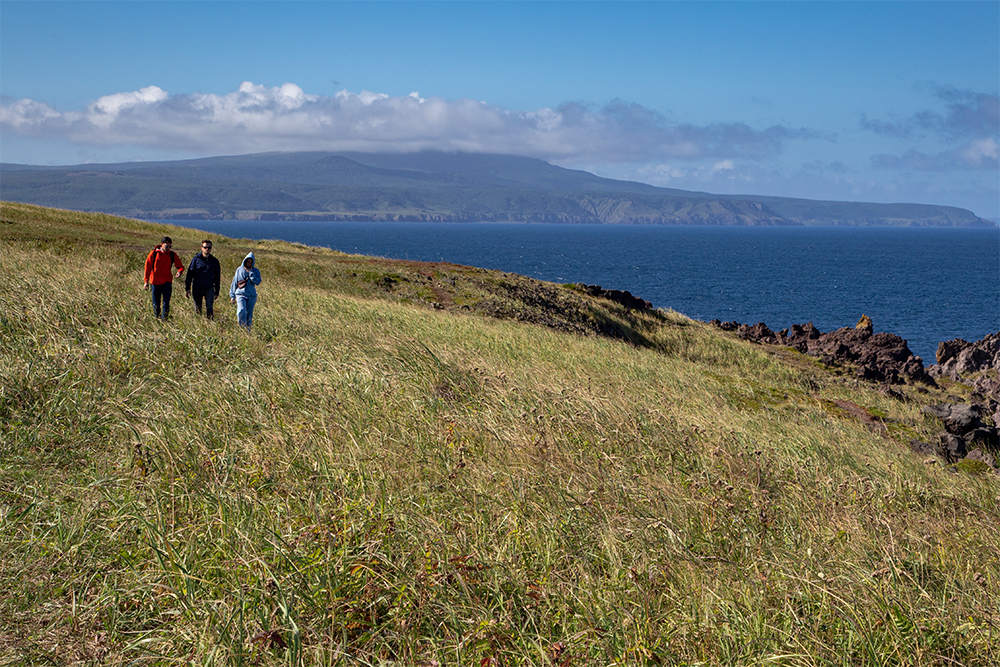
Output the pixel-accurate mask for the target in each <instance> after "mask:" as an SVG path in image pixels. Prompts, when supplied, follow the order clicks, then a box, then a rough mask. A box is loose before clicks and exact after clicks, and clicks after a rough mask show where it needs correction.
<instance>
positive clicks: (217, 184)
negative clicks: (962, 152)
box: [0, 152, 995, 227]
mask: <svg viewBox="0 0 1000 667" xmlns="http://www.w3.org/2000/svg"><path fill="white" fill-rule="evenodd" d="M0 169H2V173H3V189H2V197H3V199H6V200H9V201H17V202H22V203H27V204H37V205H41V206H52V207H57V208H65V209H72V210H80V211H94V212H103V213H110V214H114V215H124V216H129V217H134V218H141V219H146V220H303V221H305V220H316V221H322V220H329V221H369V220H370V221H395V222H460V221H467V222H550V223H551V222H555V223H600V224H657V225H853V226H873V225H878V226H948V227H955V226H964V227H968V226H995V225H994V224H993V223H992V222H990V221H987V220H984V219H982V218H979V217H977V216H976V215H974V214H973V213H972V212H971V211H967V210H964V209H960V208H955V207H949V206H932V205H923V204H870V203H858V202H832V201H812V200H806V199H790V198H783V197H768V196H756V195H713V194H709V193H704V192H689V191H684V190H675V189H670V188H658V187H654V186H652V185H647V184H644V183H635V182H629V181H616V180H612V179H606V178H601V177H598V176H595V175H593V174H590V173H587V172H583V171H576V170H571V169H564V168H561V167H556V166H553V165H550V164H548V163H547V162H544V161H542V160H537V159H533V158H524V157H516V156H506V155H479V154H476V155H473V154H463V153H436V152H426V153H411V154H362V153H340V154H335V153H271V154H260V155H245V156H238V157H220V158H205V159H200V160H185V161H178V162H146V163H122V164H106V165H78V166H70V167H32V166H26V165H10V164H6V165H0Z"/></svg>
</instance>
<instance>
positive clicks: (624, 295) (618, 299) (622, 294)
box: [576, 283, 653, 310]
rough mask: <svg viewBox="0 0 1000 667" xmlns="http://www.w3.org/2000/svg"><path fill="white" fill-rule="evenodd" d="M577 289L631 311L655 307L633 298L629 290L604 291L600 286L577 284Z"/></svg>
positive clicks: (647, 302) (635, 297)
mask: <svg viewBox="0 0 1000 667" xmlns="http://www.w3.org/2000/svg"><path fill="white" fill-rule="evenodd" d="M576 288H577V289H578V290H580V291H581V292H584V293H586V294H589V295H590V296H596V297H599V298H601V299H607V300H609V301H614V302H615V303H618V304H621V305H623V306H625V307H626V308H629V309H631V310H649V309H651V308H652V307H653V304H651V303H650V302H649V301H646V300H645V299H641V298H639V297H637V296H633V295H632V293H631V292H629V291H628V290H617V289H604V288H602V287H601V286H600V285H585V284H584V283H577V284H576Z"/></svg>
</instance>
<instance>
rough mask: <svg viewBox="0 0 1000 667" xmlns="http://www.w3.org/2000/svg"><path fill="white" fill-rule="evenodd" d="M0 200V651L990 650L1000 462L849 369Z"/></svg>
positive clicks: (170, 654)
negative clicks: (248, 273) (196, 282)
mask: <svg viewBox="0 0 1000 667" xmlns="http://www.w3.org/2000/svg"><path fill="white" fill-rule="evenodd" d="M165 233H166V234H170V235H171V236H172V237H173V239H174V243H175V249H177V250H178V252H180V254H181V255H182V256H183V257H185V258H188V257H190V256H191V255H193V254H194V252H195V251H196V250H197V248H198V242H199V240H200V239H201V238H202V237H203V233H201V232H198V231H193V230H188V229H182V228H177V227H170V226H166V225H155V224H149V223H143V222H140V221H135V220H125V219H121V218H113V217H110V216H105V215H96V214H83V213H73V212H69V211H57V210H51V209H41V208H37V207H31V206H26V205H21V204H11V203H3V204H2V205H0V461H2V463H3V465H2V466H0V518H2V520H0V544H2V547H3V548H2V549H0V618H2V619H3V620H2V622H0V627H2V628H3V632H0V663H2V664H26V665H27V664H58V665H71V664H72V665H97V664H116V665H117V664H162V665H170V664H198V665H240V664H242V665H247V664H259V665H318V664H324V665H325V664H331V665H375V664H399V665H452V664H454V665H541V664H552V665H571V664H572V665H637V664H638V665H641V664H647V665H660V664H676V665H694V664H701V665H751V664H752V665H757V664H776V665H852V666H854V665H967V666H979V665H982V666H984V667H985V666H987V665H995V664H997V663H998V661H1000V634H998V629H997V616H996V613H997V609H998V608H1000V595H998V592H997V591H998V587H997V585H998V583H1000V532H998V531H997V530H996V526H997V522H998V520H1000V480H998V478H997V476H996V475H995V474H994V473H993V472H992V471H990V470H989V469H988V466H985V465H983V466H979V467H977V466H958V467H954V466H945V465H943V464H942V462H940V461H936V460H935V459H934V458H933V457H931V458H926V457H925V456H918V455H916V454H914V453H912V452H911V451H910V450H909V448H908V446H907V444H906V443H907V442H909V440H910V439H911V438H920V439H922V440H925V441H931V440H932V439H933V436H934V434H935V433H936V431H937V430H939V429H940V426H939V424H938V423H937V422H936V420H934V419H933V418H931V417H929V416H927V415H926V414H924V413H923V412H922V411H921V406H922V405H925V404H927V403H934V402H941V401H944V400H945V396H946V394H956V395H957V396H959V397H961V396H967V394H968V391H969V390H968V389H967V388H964V387H963V386H962V385H957V384H956V385H950V384H949V385H946V386H945V387H944V388H942V389H935V388H932V387H924V386H919V385H904V386H902V387H900V388H899V389H898V390H894V391H892V392H888V391H884V390H882V389H881V388H880V387H878V386H876V385H869V384H865V383H859V382H858V381H857V380H856V379H855V378H854V377H853V375H851V374H839V373H837V372H835V371H834V370H831V369H829V368H827V367H825V366H823V365H821V364H819V363H818V362H817V361H815V360H814V359H812V358H807V357H804V356H802V355H799V354H797V353H794V352H792V351H790V350H787V349H781V348H770V347H761V346H759V345H754V344H751V343H749V342H746V341H742V340H739V339H736V338H734V337H731V336H730V335H728V334H725V333H723V332H721V331H719V330H717V329H715V328H713V327H711V326H709V325H706V324H703V323H699V322H695V321H692V320H689V319H687V318H685V317H684V316H682V315H680V314H678V313H674V312H669V311H648V310H628V309H627V308H624V307H622V306H619V305H618V304H616V303H614V302H611V301H607V300H605V299H602V298H598V297H594V296H591V295H590V294H588V293H587V292H585V291H580V290H579V289H576V288H575V287H573V286H563V285H554V284H549V283H540V282H537V281H533V280H529V279H526V278H523V277H520V276H514V275H510V274H505V273H500V272H496V271H484V270H479V269H475V268H471V267H462V266H455V265H444V264H424V263H414V262H396V261H388V260H380V259H375V258H366V257H357V256H351V255H345V254H342V253H338V252H335V251H331V250H327V249H319V248H310V247H305V246H301V245H296V244H289V243H283V242H270V241H267V242H256V241H245V240H234V239H226V238H216V239H215V249H216V254H217V255H218V256H219V258H220V260H221V262H222V265H223V268H224V271H225V272H226V274H228V275H225V276H224V279H228V278H229V276H231V272H232V271H233V270H234V269H235V266H236V265H237V263H238V262H239V260H240V259H241V258H242V257H243V254H244V253H245V252H246V251H247V250H253V251H254V252H255V253H256V254H257V256H258V258H259V266H260V268H261V271H262V273H263V278H264V282H263V284H262V285H261V287H260V301H259V304H258V310H257V313H256V316H255V320H256V321H255V325H254V326H255V329H254V332H253V334H252V335H246V334H244V333H243V332H242V331H240V330H239V329H238V327H236V325H235V323H234V315H233V313H232V312H231V311H228V310H227V308H226V307H224V305H225V304H226V302H225V301H223V303H222V304H221V305H220V306H219V307H218V315H217V319H216V321H214V322H206V321H204V320H202V319H198V318H196V317H195V316H194V314H193V312H192V309H191V307H190V304H189V303H186V302H185V300H184V298H183V290H180V289H178V290H175V292H174V317H173V319H172V320H171V321H169V322H166V323H161V322H158V321H156V320H154V319H153V317H152V314H151V307H150V305H149V303H148V298H149V297H148V294H147V293H145V292H143V291H142V289H141V282H142V264H143V259H144V257H145V255H146V253H147V252H148V250H149V248H150V247H151V245H152V244H153V243H154V242H156V241H158V240H159V238H160V237H161V236H162V235H164V234H165Z"/></svg>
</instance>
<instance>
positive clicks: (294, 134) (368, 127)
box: [0, 82, 830, 162]
mask: <svg viewBox="0 0 1000 667" xmlns="http://www.w3.org/2000/svg"><path fill="white" fill-rule="evenodd" d="M0 113H2V115H0V122H2V124H3V126H4V128H5V129H6V130H8V131H12V132H15V133H18V134H22V135H29V136H32V137H38V138H45V137H48V138H61V139H65V140H68V141H71V142H74V143H83V144H91V145H110V144H123V143H124V144H136V145H144V146H150V147H154V148H162V149H171V150H176V149H184V150H190V151H193V152H200V153H204V152H214V153H249V152H263V151H299V150H335V151H362V152H373V151H378V152H385V151H398V152H409V151H417V150H445V151H467V152H484V153H506V154H513V155H530V156H532V157H539V158H543V159H549V160H560V161H583V162H586V161H600V162H644V161H648V160H656V159H664V158H670V159H681V160H690V159H701V158H734V157H738V158H746V159H762V158H766V157H768V156H773V155H775V154H778V153H780V152H781V151H782V150H783V147H784V145H785V144H786V142H788V141H790V140H801V139H817V138H821V137H823V135H821V133H820V132H817V131H815V130H810V129H806V128H790V127H782V126H772V127H768V128H765V129H762V130H759V129H754V128H752V127H750V126H749V125H747V124H745V123H711V124H706V125H701V126H698V125H691V124H674V125H671V124H669V123H668V122H667V121H666V119H665V118H664V117H663V115H662V114H660V113H657V112H655V111H652V110H650V109H647V108H644V107H642V106H641V105H638V104H630V103H626V102H622V101H614V102H612V103H610V104H608V105H606V106H604V107H603V108H600V109H595V108H592V107H590V106H587V105H584V104H580V103H567V104H563V105H560V106H558V107H556V108H543V109H538V110H535V111H512V110H508V109H503V108H500V107H497V106H493V105H490V104H487V103H485V102H479V101H475V100H470V99H458V100H445V99H442V98H440V97H427V98H424V97H421V96H420V95H419V94H418V93H411V94H410V95H407V96H405V97H391V96H389V95H385V94H381V93H371V92H367V91H364V92H361V93H352V92H349V91H346V90H344V91H341V92H339V93H337V94H336V95H334V96H332V97H330V96H322V95H309V94H306V93H305V92H304V91H303V90H302V89H301V88H300V87H299V86H297V85H295V84H292V83H286V84H284V85H281V86H277V87H273V88H268V87H265V86H262V85H255V84H253V83H251V82H244V83H243V84H241V85H240V87H239V89H238V90H237V91H235V92H232V93H228V94H225V95H214V94H185V95H171V94H169V93H168V92H166V91H164V90H162V89H160V88H159V87H157V86H148V87H145V88H142V89H141V90H138V91H133V92H124V93H116V94H112V95H107V96H104V97H101V98H100V99H98V100H96V101H94V102H92V103H91V104H89V105H88V106H87V107H86V109H84V110H83V111H68V112H60V111H57V110H56V109H53V108H52V107H50V106H48V105H46V104H43V103H41V102H36V101H34V100H30V99H22V100H17V101H15V102H12V103H10V104H7V105H4V106H3V107H2V112H0ZM826 138H830V137H826Z"/></svg>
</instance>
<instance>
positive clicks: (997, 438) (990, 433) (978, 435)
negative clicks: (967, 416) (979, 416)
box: [962, 427, 1000, 452]
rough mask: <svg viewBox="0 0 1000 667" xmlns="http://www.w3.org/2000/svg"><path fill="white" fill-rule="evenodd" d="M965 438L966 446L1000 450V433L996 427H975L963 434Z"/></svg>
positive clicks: (994, 450)
mask: <svg viewBox="0 0 1000 667" xmlns="http://www.w3.org/2000/svg"><path fill="white" fill-rule="evenodd" d="M962 439H963V440H965V448H966V449H969V450H972V449H986V450H989V451H991V452H996V451H998V450H1000V435H998V433H997V430H996V429H995V428H986V427H980V428H974V429H972V430H971V431H969V432H968V433H966V434H965V435H963V436H962Z"/></svg>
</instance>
